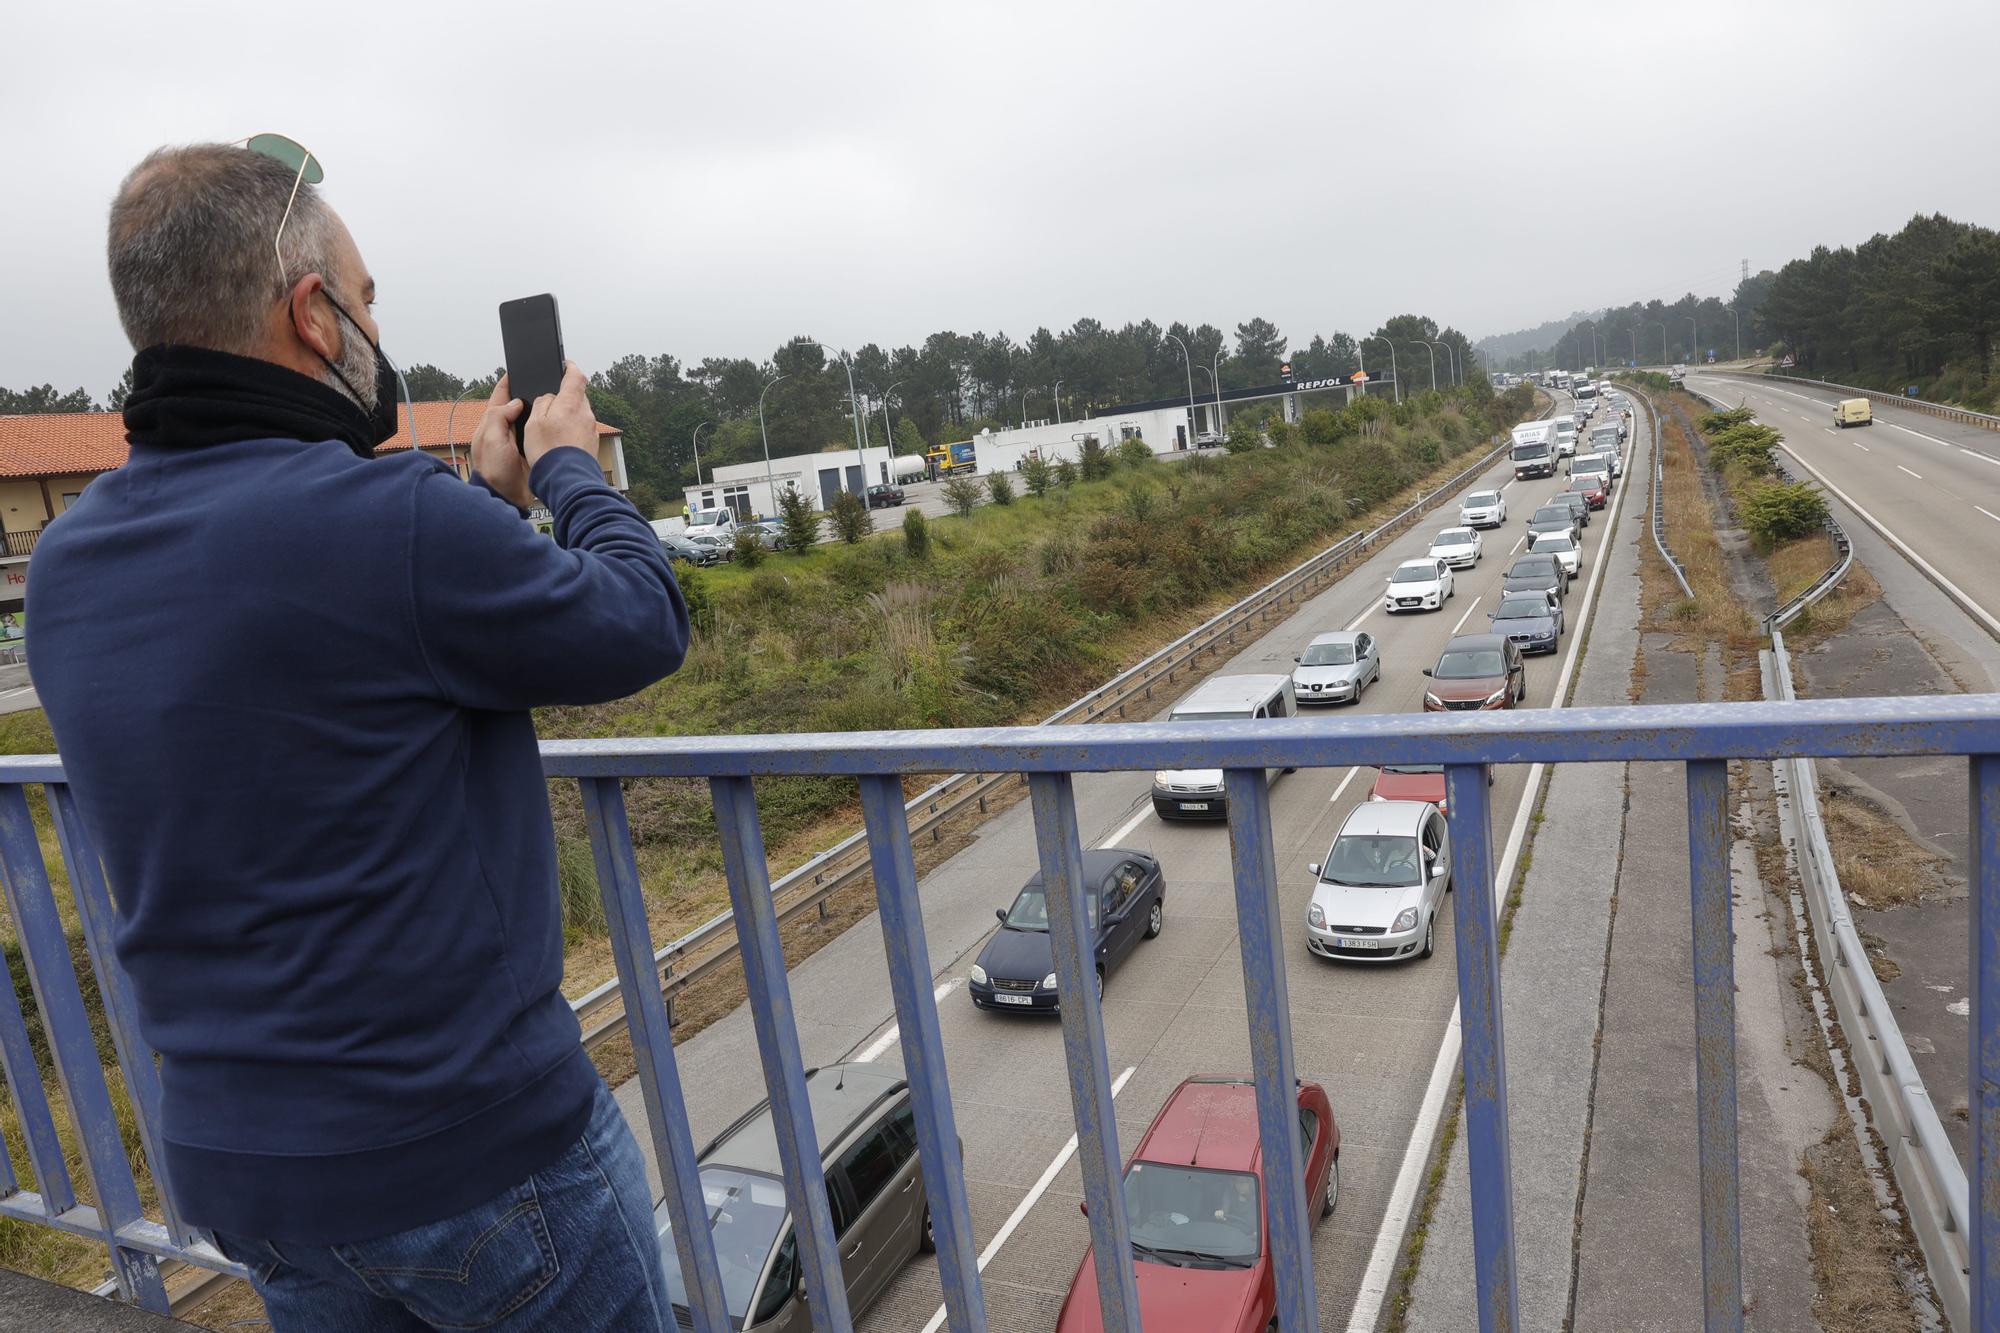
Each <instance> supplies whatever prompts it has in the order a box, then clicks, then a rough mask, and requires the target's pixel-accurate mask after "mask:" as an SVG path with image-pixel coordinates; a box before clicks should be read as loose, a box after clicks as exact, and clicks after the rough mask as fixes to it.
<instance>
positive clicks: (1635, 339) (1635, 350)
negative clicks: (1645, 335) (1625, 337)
mask: <svg viewBox="0 0 2000 1333" xmlns="http://www.w3.org/2000/svg"><path fill="white" fill-rule="evenodd" d="M1631 334H1632V366H1633V369H1635V370H1636V369H1637V368H1638V365H1639V326H1638V325H1637V324H1634V325H1633V326H1632V328H1631Z"/></svg>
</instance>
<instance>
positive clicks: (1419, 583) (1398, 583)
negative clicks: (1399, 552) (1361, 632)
mask: <svg viewBox="0 0 2000 1333" xmlns="http://www.w3.org/2000/svg"><path fill="white" fill-rule="evenodd" d="M1385 582H1387V583H1388V585H1389V591H1388V592H1387V593H1385V594H1383V597H1382V609H1383V610H1384V611H1387V612H1389V613H1390V614H1392V615H1393V614H1394V613H1395V612H1397V611H1435V610H1437V609H1438V608H1439V607H1441V606H1443V605H1444V604H1445V603H1446V602H1448V601H1450V600H1451V597H1452V577H1451V570H1449V569H1447V568H1446V567H1445V563H1444V561H1442V560H1435V559H1432V558H1431V557H1429V556H1425V557H1424V558H1423V559H1422V560H1405V561H1404V562H1403V563H1402V564H1400V565H1397V566H1396V570H1395V572H1394V573H1393V574H1391V575H1389V577H1388V578H1387V579H1386V580H1385Z"/></svg>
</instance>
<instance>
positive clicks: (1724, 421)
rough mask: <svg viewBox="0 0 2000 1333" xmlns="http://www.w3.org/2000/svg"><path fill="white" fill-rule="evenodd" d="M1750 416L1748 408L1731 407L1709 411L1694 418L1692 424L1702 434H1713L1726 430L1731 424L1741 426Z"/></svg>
mask: <svg viewBox="0 0 2000 1333" xmlns="http://www.w3.org/2000/svg"><path fill="white" fill-rule="evenodd" d="M1750 416H1751V413H1750V409H1749V408H1747V407H1732V408H1728V409H1726V410H1724V411H1720V412H1710V413H1707V414H1706V415H1704V416H1701V417H1698V418H1696V420H1695V423H1694V425H1695V429H1696V430H1698V431H1700V432H1701V433H1702V434H1704V435H1713V434H1715V433H1716V432H1718V431H1724V430H1728V429H1729V428H1730V427H1731V426H1741V425H1745V424H1747V423H1748V422H1749V420H1750Z"/></svg>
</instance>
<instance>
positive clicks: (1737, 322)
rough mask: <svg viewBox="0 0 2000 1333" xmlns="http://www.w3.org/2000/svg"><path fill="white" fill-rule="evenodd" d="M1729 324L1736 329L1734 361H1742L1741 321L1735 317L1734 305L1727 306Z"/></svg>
mask: <svg viewBox="0 0 2000 1333" xmlns="http://www.w3.org/2000/svg"><path fill="white" fill-rule="evenodd" d="M1729 322H1730V324H1731V325H1733V326H1734V327H1735V329H1736V359H1737V360H1738V361H1741V360H1742V359H1743V321H1742V320H1741V319H1739V318H1738V317H1737V314H1736V306H1735V303H1734V302H1732V303H1731V304H1730V306H1729Z"/></svg>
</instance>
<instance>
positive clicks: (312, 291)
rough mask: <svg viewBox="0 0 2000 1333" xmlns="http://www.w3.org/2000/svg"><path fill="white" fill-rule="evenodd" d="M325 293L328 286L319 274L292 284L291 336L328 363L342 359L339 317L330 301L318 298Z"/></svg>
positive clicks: (310, 275) (307, 275)
mask: <svg viewBox="0 0 2000 1333" xmlns="http://www.w3.org/2000/svg"><path fill="white" fill-rule="evenodd" d="M325 292H326V283H325V281H324V280H323V279H322V278H321V277H320V275H319V274H317V273H308V274H306V275H305V276H304V277H302V278H300V279H299V280H298V281H297V282H295V283H293V284H292V292H291V297H290V301H289V304H290V314H291V320H292V333H293V335H294V336H296V337H297V338H298V340H299V341H300V342H302V343H304V344H305V345H306V346H307V347H309V348H311V349H312V350H313V351H315V352H317V353H318V354H319V355H320V356H322V357H324V358H325V359H326V360H328V361H338V360H339V359H340V348H341V336H340V328H339V323H340V320H339V316H338V315H336V314H335V313H334V310H333V302H332V301H331V300H322V299H317V298H320V297H323V296H324V295H325Z"/></svg>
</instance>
